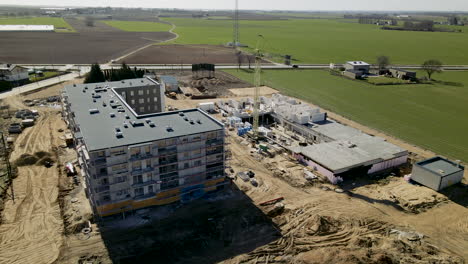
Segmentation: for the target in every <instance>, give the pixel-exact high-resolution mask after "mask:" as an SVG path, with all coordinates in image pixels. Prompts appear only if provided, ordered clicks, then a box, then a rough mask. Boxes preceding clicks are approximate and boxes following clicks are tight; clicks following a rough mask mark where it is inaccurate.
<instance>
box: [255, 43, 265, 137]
mask: <svg viewBox="0 0 468 264" xmlns="http://www.w3.org/2000/svg"><path fill="white" fill-rule="evenodd" d="M262 42H263V36H262V35H258V40H257V47H256V48H255V75H254V85H255V89H254V109H253V110H254V111H253V140H254V144H255V142H258V124H259V111H260V84H261V72H262V67H261V63H262V56H263V55H262V51H261V44H262Z"/></svg>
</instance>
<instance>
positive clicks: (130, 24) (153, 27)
mask: <svg viewBox="0 0 468 264" xmlns="http://www.w3.org/2000/svg"><path fill="white" fill-rule="evenodd" d="M101 22H103V23H105V24H107V25H109V26H111V27H115V28H118V29H120V30H124V31H133V32H158V31H169V30H170V29H171V26H170V25H168V24H164V23H157V22H146V21H118V20H102V21H101Z"/></svg>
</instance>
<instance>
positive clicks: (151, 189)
mask: <svg viewBox="0 0 468 264" xmlns="http://www.w3.org/2000/svg"><path fill="white" fill-rule="evenodd" d="M148 192H149V193H152V192H153V185H150V186H148Z"/></svg>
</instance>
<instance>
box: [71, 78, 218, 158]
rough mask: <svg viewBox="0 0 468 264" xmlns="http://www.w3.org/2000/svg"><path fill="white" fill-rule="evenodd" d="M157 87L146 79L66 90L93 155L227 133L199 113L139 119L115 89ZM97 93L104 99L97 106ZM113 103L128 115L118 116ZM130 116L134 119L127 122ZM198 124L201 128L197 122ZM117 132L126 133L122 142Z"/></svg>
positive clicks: (192, 112) (187, 111) (189, 110)
mask: <svg viewBox="0 0 468 264" xmlns="http://www.w3.org/2000/svg"><path fill="white" fill-rule="evenodd" d="M130 83H131V85H130ZM154 84H155V82H154V81H153V80H151V79H146V78H142V79H132V80H126V81H124V82H107V83H94V84H79V85H75V86H74V85H69V86H66V87H65V93H66V95H67V96H68V102H69V103H70V104H71V106H70V108H71V111H72V112H74V115H75V117H74V119H75V122H76V124H77V125H79V127H80V132H81V136H82V137H83V139H84V142H85V144H86V147H87V148H88V150H89V151H94V150H100V149H105V148H112V147H118V146H125V145H133V144H139V143H144V142H151V141H156V140H161V139H165V138H172V137H180V136H184V135H191V134H197V133H204V132H209V131H213V130H219V129H223V124H222V123H220V122H219V121H217V120H216V119H214V118H212V117H211V116H209V115H208V114H207V113H205V112H203V111H201V110H199V109H186V110H181V111H176V112H163V113H156V114H148V115H140V116H138V115H136V114H135V113H134V112H133V111H131V110H130V109H129V106H128V105H127V104H126V103H125V102H124V100H123V99H122V98H121V97H120V96H119V95H118V94H117V93H115V92H114V88H115V89H117V88H124V87H141V86H145V85H154ZM85 87H87V88H88V89H87V90H85V91H86V92H83V89H84V88H85ZM106 87H107V88H106ZM95 88H101V89H103V88H104V89H103V90H104V91H103V92H99V93H96V92H94V89H95ZM93 92H94V93H95V94H99V95H101V98H96V102H93V98H92V93H93ZM110 100H114V102H115V104H120V105H121V106H122V107H123V109H124V110H125V112H123V113H121V112H118V109H117V108H112V107H111V106H110ZM103 102H106V104H107V106H103ZM90 109H97V110H98V111H99V113H96V114H91V113H90V111H89V110H90ZM181 112H183V113H184V116H180V115H179V113H181ZM111 113H114V114H115V117H111ZM126 115H128V116H129V117H130V119H126V117H125V116H126ZM185 117H187V118H188V120H189V121H190V120H193V121H194V122H193V123H194V124H191V123H190V122H189V121H185V120H184V118H185ZM198 120H199V121H200V123H201V124H200V123H198V122H197V121H198ZM132 121H140V122H142V123H143V126H137V127H133V126H132V124H131V122H132ZM147 121H150V122H153V123H154V124H155V127H150V125H149V123H147ZM124 122H125V123H127V124H128V128H125V127H124ZM168 126H170V127H172V129H173V131H172V132H169V131H167V127H168ZM116 128H120V130H121V131H122V133H123V137H122V138H117V137H116Z"/></svg>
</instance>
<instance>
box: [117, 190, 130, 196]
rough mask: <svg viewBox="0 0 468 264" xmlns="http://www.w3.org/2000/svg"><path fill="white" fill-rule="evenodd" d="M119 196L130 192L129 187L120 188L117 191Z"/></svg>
mask: <svg viewBox="0 0 468 264" xmlns="http://www.w3.org/2000/svg"><path fill="white" fill-rule="evenodd" d="M115 194H116V195H117V196H125V195H127V194H128V189H123V190H119V191H117V192H116V193H115Z"/></svg>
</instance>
